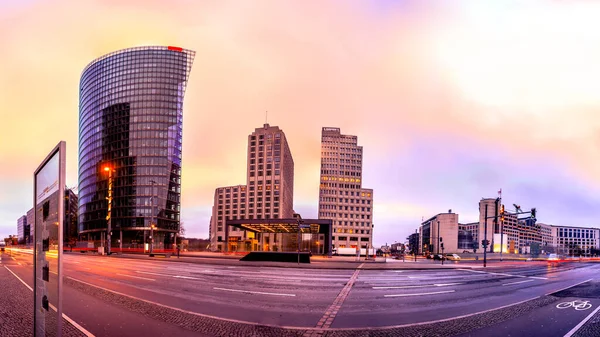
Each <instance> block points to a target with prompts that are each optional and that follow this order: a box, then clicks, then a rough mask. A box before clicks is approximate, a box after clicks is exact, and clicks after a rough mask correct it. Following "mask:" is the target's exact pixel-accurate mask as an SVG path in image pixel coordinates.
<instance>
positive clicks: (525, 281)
mask: <svg viewBox="0 0 600 337" xmlns="http://www.w3.org/2000/svg"><path fill="white" fill-rule="evenodd" d="M533 281H535V280H524V281H517V282H510V283H504V284H503V286H510V285H513V284H520V283H527V282H533Z"/></svg>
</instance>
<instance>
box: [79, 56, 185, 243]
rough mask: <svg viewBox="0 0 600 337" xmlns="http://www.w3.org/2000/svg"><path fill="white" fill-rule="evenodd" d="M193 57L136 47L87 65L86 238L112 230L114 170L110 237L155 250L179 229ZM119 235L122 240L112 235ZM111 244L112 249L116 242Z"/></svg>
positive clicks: (82, 231) (83, 89) (82, 137)
mask: <svg viewBox="0 0 600 337" xmlns="http://www.w3.org/2000/svg"><path fill="white" fill-rule="evenodd" d="M194 56H195V52H194V51H190V50H186V49H182V48H178V47H160V46H157V47H136V48H130V49H124V50H120V51H116V52H113V53H111V54H108V55H105V56H102V57H100V58H98V59H96V60H94V61H93V62H92V63H90V64H89V65H88V66H87V67H86V68H85V69H84V70H83V73H82V75H81V82H80V92H79V204H78V207H79V221H78V232H79V236H80V238H82V239H87V240H99V239H100V233H101V232H105V231H106V229H107V218H106V217H107V214H108V200H107V197H108V184H109V174H108V171H106V170H107V169H110V170H111V171H112V177H111V179H112V203H111V228H112V231H113V235H112V238H113V240H114V241H115V242H116V240H117V239H119V235H118V232H121V234H122V235H123V244H124V246H125V245H126V244H129V243H142V242H146V235H147V231H149V230H150V223H151V221H152V222H154V223H156V224H157V228H158V229H157V230H155V233H154V234H155V240H154V242H155V247H157V246H161V245H162V244H165V247H166V245H167V244H169V243H171V242H172V240H173V238H174V233H176V232H177V231H178V229H179V220H180V219H179V215H180V195H181V149H182V145H181V141H182V122H183V98H184V93H185V88H186V84H187V80H188V77H189V73H190V69H191V66H192V62H193V60H194ZM115 231H117V235H115ZM115 242H113V244H114V243H115Z"/></svg>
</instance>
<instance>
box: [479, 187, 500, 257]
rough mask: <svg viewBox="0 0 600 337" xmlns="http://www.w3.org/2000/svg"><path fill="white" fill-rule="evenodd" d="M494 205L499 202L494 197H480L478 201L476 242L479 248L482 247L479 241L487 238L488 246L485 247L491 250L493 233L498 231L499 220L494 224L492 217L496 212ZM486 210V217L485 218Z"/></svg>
mask: <svg viewBox="0 0 600 337" xmlns="http://www.w3.org/2000/svg"><path fill="white" fill-rule="evenodd" d="M496 207H500V204H499V203H496V198H482V199H481V200H480V201H479V228H478V233H477V239H478V241H477V242H478V243H479V245H480V247H481V249H483V246H481V241H482V240H485V239H487V240H489V241H490V246H489V247H488V248H487V250H488V251H489V252H492V251H493V247H494V233H500V231H499V225H498V224H499V223H500V221H498V224H495V223H494V219H493V216H494V214H496V213H495V212H496ZM486 210H487V219H486V218H485V215H486ZM499 211H500V210H499V209H498V212H499ZM486 230H487V235H486Z"/></svg>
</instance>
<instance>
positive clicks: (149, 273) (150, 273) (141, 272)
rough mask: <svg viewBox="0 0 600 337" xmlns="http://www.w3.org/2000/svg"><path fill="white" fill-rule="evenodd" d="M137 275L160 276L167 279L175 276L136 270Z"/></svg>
mask: <svg viewBox="0 0 600 337" xmlns="http://www.w3.org/2000/svg"><path fill="white" fill-rule="evenodd" d="M135 272H136V273H140V274H148V275H158V276H166V277H173V275H169V274H161V273H152V272H149V271H141V270H136V271H135Z"/></svg>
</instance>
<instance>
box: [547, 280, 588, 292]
mask: <svg viewBox="0 0 600 337" xmlns="http://www.w3.org/2000/svg"><path fill="white" fill-rule="evenodd" d="M591 280H592V279H589V280H585V281H581V282H579V283H575V284H573V285H570V286H567V287H564V288H562V289H558V290H556V291H552V292H549V293H547V294H546V296H548V295H552V294H555V293H558V292H561V291H563V290H567V289H569V288H573V287H575V286H578V285H580V284H584V283H586V282H589V281H591Z"/></svg>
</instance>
